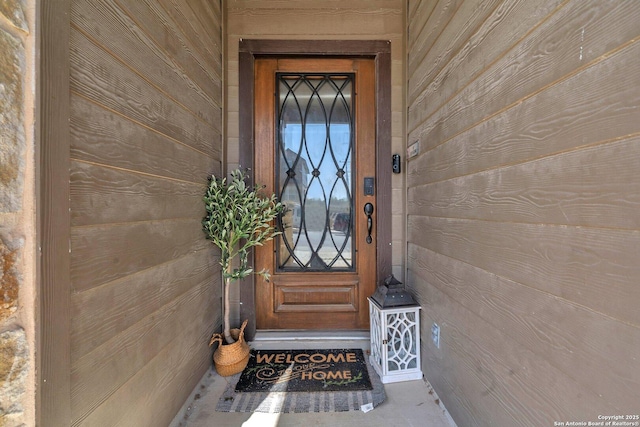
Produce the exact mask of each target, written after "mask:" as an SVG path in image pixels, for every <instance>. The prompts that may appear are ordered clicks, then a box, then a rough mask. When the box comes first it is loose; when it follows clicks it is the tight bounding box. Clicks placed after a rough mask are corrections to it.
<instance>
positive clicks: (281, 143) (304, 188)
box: [276, 73, 355, 271]
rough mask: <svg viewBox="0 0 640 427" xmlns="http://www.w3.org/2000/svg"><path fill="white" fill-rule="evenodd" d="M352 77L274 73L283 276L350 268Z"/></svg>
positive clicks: (351, 250)
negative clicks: (286, 272) (284, 210)
mask: <svg viewBox="0 0 640 427" xmlns="http://www.w3.org/2000/svg"><path fill="white" fill-rule="evenodd" d="M353 79H354V74H353V73H347V74H331V73H327V74H315V73H314V74H305V73H278V74H277V75H276V80H277V83H276V84H277V88H278V97H277V100H278V108H277V112H278V118H277V125H276V129H277V135H276V144H277V147H276V152H277V167H276V174H277V176H276V182H277V183H278V195H279V198H280V200H281V201H282V202H283V204H284V205H285V206H286V207H287V213H286V214H285V215H283V217H282V222H281V226H282V228H283V230H284V233H283V234H282V235H281V237H280V238H279V243H278V244H279V245H280V250H279V251H278V252H277V254H278V255H277V265H278V269H279V270H282V271H296V270H297V271H332V270H333V271H340V270H342V271H349V270H352V269H353V268H354V260H355V258H354V245H353V242H352V234H353V221H352V218H353V211H354V206H353V197H352V194H353V176H352V174H353V146H354V126H353V118H354V112H353V110H354V108H353Z"/></svg>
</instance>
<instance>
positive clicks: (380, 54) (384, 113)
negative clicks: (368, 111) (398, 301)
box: [238, 39, 392, 339]
mask: <svg viewBox="0 0 640 427" xmlns="http://www.w3.org/2000/svg"><path fill="white" fill-rule="evenodd" d="M274 55H278V56H287V55H291V56H292V57H326V56H331V57H337V58H340V57H349V58H356V57H369V58H374V60H375V73H376V175H377V177H376V181H377V182H376V187H377V188H376V196H377V200H378V202H377V206H376V230H375V231H374V232H375V234H376V236H377V239H376V244H377V261H376V263H377V283H380V282H381V281H382V280H383V279H384V278H385V277H386V276H388V275H389V274H390V273H391V262H392V260H391V165H390V163H391V43H390V42H389V41H385V40H256V39H243V40H240V42H239V64H238V67H239V69H238V70H239V126H240V129H239V162H240V164H241V165H242V166H247V165H251V166H253V164H254V158H253V153H254V129H253V123H254V115H253V105H254V94H255V88H254V84H253V82H254V72H255V70H254V65H255V59H256V58H257V57H262V56H274ZM250 179H252V180H253V175H252V174H250ZM245 280H246V281H247V282H249V283H242V284H241V285H240V300H241V301H242V304H241V306H240V316H241V318H242V319H249V328H248V330H246V331H245V333H246V334H247V337H248V339H252V338H253V336H254V334H255V319H256V310H255V306H256V301H255V290H254V286H252V285H253V283H252V281H253V278H252V277H251V278H248V279H245Z"/></svg>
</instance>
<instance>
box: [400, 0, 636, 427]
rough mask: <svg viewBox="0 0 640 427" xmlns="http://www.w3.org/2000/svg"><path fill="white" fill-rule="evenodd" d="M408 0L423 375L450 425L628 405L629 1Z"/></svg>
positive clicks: (632, 300) (540, 419)
mask: <svg viewBox="0 0 640 427" xmlns="http://www.w3.org/2000/svg"><path fill="white" fill-rule="evenodd" d="M408 10H409V11H410V13H409V15H408V30H409V33H408V47H407V49H408V143H409V144H411V143H413V142H415V141H419V143H420V147H421V150H420V153H419V155H418V156H417V157H414V158H412V159H411V160H410V161H409V165H408V175H407V188H408V190H407V191H408V193H407V200H408V216H407V218H408V219H407V221H408V232H407V234H408V261H407V263H408V271H409V273H408V280H407V282H408V283H409V284H410V285H411V286H412V288H413V289H414V291H415V293H416V294H417V296H418V298H419V300H420V302H421V303H422V305H423V308H424V309H423V310H422V315H423V318H422V320H423V331H425V332H424V335H423V336H422V347H423V351H424V353H423V354H424V356H425V358H424V363H423V368H424V372H425V373H426V376H427V377H428V379H429V380H430V381H431V383H432V384H433V386H434V388H435V389H436V391H437V393H438V394H439V395H440V397H441V398H442V400H443V402H444V403H445V405H446V406H447V408H448V409H449V411H450V412H451V414H452V416H453V418H454V419H455V420H456V422H457V423H458V425H460V426H486V425H499V426H506V425H509V426H531V425H536V426H549V425H554V424H553V423H554V421H558V422H566V421H585V422H588V421H598V415H611V414H638V412H639V409H640V406H639V402H640V392H639V390H640V357H639V356H638V354H640V310H638V304H639V303H640V286H639V284H640V262H638V256H639V255H640V198H639V197H638V195H639V194H640V173H639V171H640V109H639V108H638V106H640V72H639V70H640V38H639V36H640V26H639V25H638V22H640V2H637V1H634V0H626V1H625V0H620V1H612V2H604V1H598V0H590V1H586V0H565V1H561V0H554V1H549V0H546V1H543V0H504V1H499V0H487V1H482V2H475V1H464V0H430V1H426V0H425V1H415V0H410V1H409V6H408ZM434 322H435V323H438V324H439V325H440V328H441V329H440V330H441V337H440V348H436V347H435V346H434V345H433V343H432V340H431V337H430V329H431V325H432V323H434Z"/></svg>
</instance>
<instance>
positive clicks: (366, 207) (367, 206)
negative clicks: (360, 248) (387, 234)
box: [364, 202, 373, 244]
mask: <svg viewBox="0 0 640 427" xmlns="http://www.w3.org/2000/svg"><path fill="white" fill-rule="evenodd" d="M364 213H365V215H367V243H369V244H371V242H372V239H371V229H372V228H373V218H371V215H373V205H372V204H371V203H368V202H367V203H365V205H364Z"/></svg>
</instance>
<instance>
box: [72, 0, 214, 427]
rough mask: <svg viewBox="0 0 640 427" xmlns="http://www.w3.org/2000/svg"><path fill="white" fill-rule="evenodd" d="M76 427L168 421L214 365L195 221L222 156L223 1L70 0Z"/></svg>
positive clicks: (207, 265) (210, 296) (204, 248)
mask: <svg viewBox="0 0 640 427" xmlns="http://www.w3.org/2000/svg"><path fill="white" fill-rule="evenodd" d="M70 19H71V25H70V27H71V28H70V90H71V105H70V159H71V163H70V164H71V170H70V193H71V197H70V204H71V211H70V216H71V257H70V264H71V267H70V276H71V284H70V287H71V289H70V292H71V299H70V306H71V320H70V335H71V340H70V347H71V354H70V360H71V416H72V420H73V421H72V422H73V425H77V426H81V425H100V426H107V425H119V426H125V425H128V426H161V425H168V423H169V422H170V421H171V419H172V418H173V417H174V415H175V414H176V412H177V411H178V410H179V409H180V407H181V406H182V404H183V402H184V401H185V400H186V398H187V397H188V395H189V393H190V392H191V390H192V389H193V388H194V387H195V384H196V383H197V381H198V380H199V379H200V378H201V377H202V375H203V374H204V372H205V371H206V369H207V368H208V367H209V366H210V364H211V359H210V350H209V348H208V346H207V344H208V338H209V337H210V334H211V333H212V331H213V330H214V328H216V327H217V326H219V325H220V322H221V314H220V313H221V309H220V280H219V278H220V274H219V267H218V264H217V259H216V256H215V252H214V250H213V249H212V245H211V244H210V243H209V242H207V241H206V240H205V238H204V234H203V233H202V231H201V225H200V221H201V219H202V216H203V214H204V210H203V206H202V196H203V194H204V189H205V184H206V177H207V175H208V174H210V173H220V172H221V169H222V168H221V163H222V137H221V135H222V104H223V100H222V53H221V48H222V37H221V24H222V13H221V8H220V2H219V1H205V0H189V1H178V2H175V1H169V0H157V1H153V0H149V1H115V0H100V1H95V0H72V1H71V15H70Z"/></svg>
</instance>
